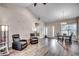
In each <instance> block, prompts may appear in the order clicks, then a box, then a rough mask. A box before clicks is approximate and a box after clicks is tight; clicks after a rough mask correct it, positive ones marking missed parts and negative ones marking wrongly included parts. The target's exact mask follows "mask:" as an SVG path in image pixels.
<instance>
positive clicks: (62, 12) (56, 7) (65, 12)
mask: <svg viewBox="0 0 79 59" xmlns="http://www.w3.org/2000/svg"><path fill="white" fill-rule="evenodd" d="M0 5H8V6H9V5H10V6H11V5H12V6H16V7H24V8H28V9H29V10H30V11H31V12H32V13H33V14H34V15H35V16H36V17H37V18H40V19H41V20H43V21H45V22H51V21H55V20H62V19H65V18H73V17H77V16H79V4H78V3H47V4H46V5H43V4H41V3H38V4H37V6H36V7H34V6H33V3H14V4H0Z"/></svg>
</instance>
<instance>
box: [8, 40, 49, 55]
mask: <svg viewBox="0 0 79 59" xmlns="http://www.w3.org/2000/svg"><path fill="white" fill-rule="evenodd" d="M9 51H10V55H9V56H43V55H45V54H46V53H47V52H48V48H47V45H46V44H45V40H44V39H39V43H38V44H33V45H31V44H30V45H28V46H27V47H26V48H25V49H24V50H22V51H18V50H14V49H11V50H9Z"/></svg>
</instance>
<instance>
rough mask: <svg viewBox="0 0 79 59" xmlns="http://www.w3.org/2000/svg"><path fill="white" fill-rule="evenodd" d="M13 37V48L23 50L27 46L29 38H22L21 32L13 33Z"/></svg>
mask: <svg viewBox="0 0 79 59" xmlns="http://www.w3.org/2000/svg"><path fill="white" fill-rule="evenodd" d="M12 38H13V43H12V48H13V49H16V50H23V49H24V48H26V47H27V40H24V39H22V40H20V35H19V34H14V35H12Z"/></svg>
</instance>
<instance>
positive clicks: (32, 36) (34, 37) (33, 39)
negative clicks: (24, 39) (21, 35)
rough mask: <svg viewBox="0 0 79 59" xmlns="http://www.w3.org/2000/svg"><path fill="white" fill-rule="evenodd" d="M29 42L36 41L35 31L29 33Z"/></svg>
mask: <svg viewBox="0 0 79 59" xmlns="http://www.w3.org/2000/svg"><path fill="white" fill-rule="evenodd" d="M30 43H31V44H36V43H38V37H37V35H35V33H30Z"/></svg>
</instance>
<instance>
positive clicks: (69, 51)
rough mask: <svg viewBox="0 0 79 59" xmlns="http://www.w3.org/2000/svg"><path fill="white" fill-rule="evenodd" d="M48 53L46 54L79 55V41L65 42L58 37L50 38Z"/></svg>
mask: <svg viewBox="0 0 79 59" xmlns="http://www.w3.org/2000/svg"><path fill="white" fill-rule="evenodd" d="M48 48H49V49H48V53H47V54H46V56H79V43H78V42H72V44H65V42H60V41H57V40H56V39H49V40H48Z"/></svg>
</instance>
